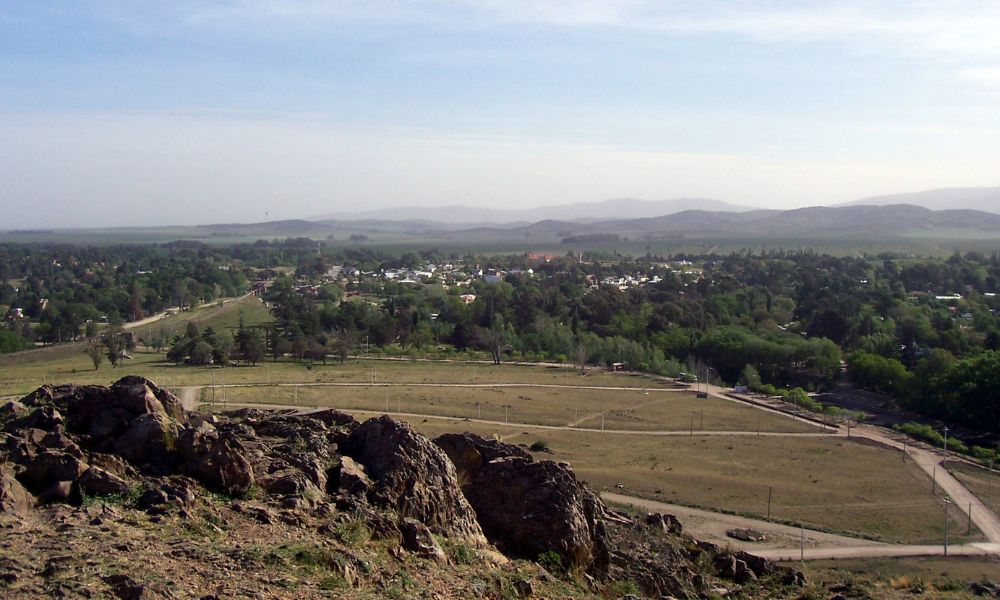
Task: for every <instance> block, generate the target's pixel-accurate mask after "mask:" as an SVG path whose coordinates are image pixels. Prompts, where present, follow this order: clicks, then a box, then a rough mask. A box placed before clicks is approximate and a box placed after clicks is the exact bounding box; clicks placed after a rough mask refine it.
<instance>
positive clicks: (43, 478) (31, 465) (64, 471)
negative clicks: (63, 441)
mask: <svg viewBox="0 0 1000 600" xmlns="http://www.w3.org/2000/svg"><path fill="white" fill-rule="evenodd" d="M86 470H87V465H86V464H85V463H84V462H83V461H81V460H80V459H79V458H77V457H75V456H73V455H72V454H67V453H66V452H60V451H58V450H45V451H43V452H39V453H38V454H36V455H35V456H34V458H32V459H31V461H30V462H28V464H27V465H25V467H24V471H23V472H22V473H21V474H20V476H19V479H20V481H21V483H23V484H24V486H25V487H26V488H28V489H29V490H31V491H32V492H33V493H36V494H44V493H45V491H46V490H47V489H48V488H50V487H51V486H53V485H54V484H56V483H57V482H64V481H65V482H71V483H72V482H75V481H76V480H77V479H78V478H79V477H80V475H82V474H83V472H84V471H86Z"/></svg>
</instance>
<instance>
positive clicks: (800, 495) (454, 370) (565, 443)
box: [0, 311, 978, 543]
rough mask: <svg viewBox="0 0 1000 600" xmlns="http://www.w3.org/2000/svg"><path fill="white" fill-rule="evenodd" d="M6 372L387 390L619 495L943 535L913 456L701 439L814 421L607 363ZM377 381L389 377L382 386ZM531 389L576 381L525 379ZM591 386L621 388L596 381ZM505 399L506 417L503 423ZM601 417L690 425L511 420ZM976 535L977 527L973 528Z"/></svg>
mask: <svg viewBox="0 0 1000 600" xmlns="http://www.w3.org/2000/svg"><path fill="white" fill-rule="evenodd" d="M238 315H239V313H238V311H237V312H234V311H228V312H225V313H223V314H221V315H216V320H214V321H213V320H209V319H206V320H205V321H203V322H202V323H201V325H211V326H212V327H213V328H222V327H225V326H226V325H225V322H226V321H224V320H222V319H223V318H225V319H228V320H230V321H234V322H238ZM244 318H246V316H245V317H244ZM234 319H235V320H234ZM12 367H13V368H11V366H7V367H5V368H2V369H0V396H17V395H20V394H23V393H27V392H28V391H30V390H32V389H34V388H35V387H37V386H38V385H40V384H41V383H42V382H43V381H45V382H50V383H51V382H76V383H105V384H106V383H110V382H112V381H114V380H115V379H118V378H119V377H121V376H123V375H126V374H139V375H144V376H147V377H150V378H151V379H153V380H155V381H159V382H161V384H165V385H167V386H171V387H174V388H178V387H180V386H187V385H208V384H211V383H212V382H213V379H214V381H215V383H216V384H219V383H221V382H222V381H223V379H224V380H225V383H226V384H227V385H229V386H232V385H234V384H236V385H239V384H262V383H263V384H266V383H268V382H270V383H271V384H277V383H285V384H287V383H314V382H319V383H351V384H355V385H351V386H316V387H309V386H299V387H298V392H297V393H298V403H299V404H301V405H332V406H338V407H340V408H348V409H351V408H353V409H357V410H369V411H371V410H374V411H380V412H381V411H384V409H385V407H386V400H387V395H388V405H389V410H390V411H392V412H396V411H402V412H411V413H420V414H428V415H440V416H442V417H445V418H442V419H424V418H420V417H410V418H409V420H410V421H411V422H412V423H413V424H414V426H416V427H417V428H419V429H421V430H423V431H425V432H426V433H428V434H432V435H434V434H438V433H441V432H444V431H464V430H471V431H475V432H477V433H480V434H482V435H487V436H489V435H493V434H494V433H497V434H500V435H503V436H504V437H505V438H507V439H508V440H509V441H512V442H518V443H524V444H531V443H532V442H535V441H539V440H542V441H545V442H546V443H547V444H548V445H549V446H550V447H551V449H552V453H551V454H548V453H546V454H544V455H542V456H543V457H545V458H553V459H556V460H565V461H567V462H570V463H571V464H573V465H574V467H575V468H576V470H577V472H578V473H579V475H580V476H581V478H583V479H585V480H587V481H590V482H591V483H592V484H594V485H595V486H596V487H599V488H606V489H615V486H616V484H618V483H620V484H622V486H623V488H624V489H623V490H617V491H619V492H622V493H625V494H629V495H634V496H640V497H646V498H651V499H656V500H661V501H665V502H674V503H679V504H685V505H690V506H698V507H703V508H709V509H715V510H724V511H731V512H738V513H743V514H747V515H749V516H755V517H765V516H766V515H767V498H768V488H769V487H771V488H772V489H773V497H772V503H771V518H773V519H775V520H780V521H784V522H791V523H798V522H802V523H803V524H805V525H806V526H808V527H813V528H818V529H827V530H831V531H837V532H844V533H849V534H856V535H863V536H867V537H872V538H875V539H881V540H886V541H899V542H910V543H932V542H936V541H938V540H940V539H941V537H942V529H943V527H942V526H943V523H942V520H943V519H942V518H941V517H942V516H943V515H942V512H941V503H940V500H939V499H938V498H937V497H935V496H933V495H932V492H931V485H930V480H929V479H928V478H927V477H926V476H925V475H924V474H923V473H922V472H920V471H919V470H918V469H917V468H916V467H914V466H913V465H912V464H911V463H903V462H902V461H900V460H899V455H898V453H896V452H891V451H887V450H885V449H884V448H881V447H878V446H875V445H867V444H862V443H859V442H854V441H849V440H844V439H838V438H832V437H770V436H767V435H763V436H760V437H757V436H754V435H751V436H719V435H716V436H710V435H697V432H698V431H699V430H702V429H704V430H706V431H712V430H716V431H740V430H742V431H756V429H757V426H758V422H759V423H760V431H761V432H763V433H767V432H788V433H797V432H816V431H817V429H816V428H814V427H812V426H810V425H807V424H804V423H800V422H797V421H794V420H792V419H788V418H785V417H783V416H779V415H775V414H771V413H766V412H763V411H759V410H756V409H752V408H749V407H745V406H742V405H739V404H736V403H731V402H727V401H724V400H719V399H714V398H709V399H697V398H696V397H694V395H693V394H692V393H691V392H689V391H684V390H680V389H677V388H675V387H674V385H673V384H672V383H671V382H668V381H663V380H659V379H656V378H647V377H641V376H635V375H628V374H620V373H607V372H593V373H592V374H589V375H586V376H583V375H580V374H579V373H578V371H577V370H576V369H573V368H568V367H557V366H550V367H546V366H528V365H514V364H505V365H500V366H494V365H491V364H480V363H475V364H470V363H458V362H455V363H451V362H426V361H411V360H375V359H363V360H349V361H348V362H347V363H346V364H343V365H341V364H338V363H331V364H329V365H313V366H311V367H310V366H306V365H303V364H299V363H294V362H284V361H282V362H277V363H262V364H260V365H258V366H256V367H231V368H226V369H221V368H212V369H209V368H204V367H191V366H174V365H171V364H169V363H165V362H164V361H163V357H162V355H161V354H154V353H148V352H137V353H135V355H134V359H133V360H131V361H128V362H127V364H126V365H125V366H124V367H122V368H119V369H112V368H110V366H108V365H104V366H103V367H102V368H101V369H100V370H99V371H94V370H93V366H92V364H91V363H90V362H89V359H88V358H87V357H86V356H85V355H84V354H83V353H82V352H80V353H79V354H74V355H72V356H68V357H63V358H58V359H52V360H35V361H25V362H23V363H16V364H15V365H12ZM373 380H374V382H375V385H371V382H372V381H373ZM385 383H391V384H394V385H391V386H387V385H379V384H385ZM406 384H410V385H406ZM413 384H422V385H413ZM442 384H449V385H442ZM455 384H477V385H479V386H484V387H453V386H455ZM512 384H514V385H512ZM517 384H520V385H517ZM525 384H529V385H525ZM538 385H542V386H544V385H553V386H567V385H569V386H578V387H573V388H565V387H551V388H547V387H531V386H538ZM600 387H606V388H619V389H594V388H600ZM295 394H296V389H295V387H294V386H287V385H282V386H278V385H265V386H255V387H244V388H241V387H228V388H227V389H226V396H227V399H228V400H229V401H230V402H231V403H233V402H238V401H247V402H272V403H277V404H293V403H294V402H295ZM219 396H220V393H219V390H218V389H217V390H216V398H217V399H220V398H219ZM210 397H211V392H210V390H208V389H206V390H203V394H202V398H203V399H205V400H208V399H209V398H210ZM505 408H506V412H507V418H508V419H509V421H510V425H509V426H504V425H503V424H502V422H503V420H504V412H505ZM602 412H603V413H604V415H605V416H604V419H605V427H606V429H608V430H614V429H623V430H633V431H635V430H638V431H649V430H663V431H675V432H681V433H683V432H687V431H690V428H691V427H692V425H693V426H694V429H695V434H696V435H693V436H692V435H683V434H682V435H674V436H647V435H628V436H625V435H617V434H612V433H606V434H601V433H598V432H584V431H576V430H571V429H558V430H555V429H535V428H528V427H524V426H521V425H518V423H525V422H527V423H535V424H544V425H554V426H567V425H569V424H571V423H575V424H576V425H577V426H578V427H592V428H599V427H600V413H602ZM447 417H458V418H451V419H449V418H447ZM463 418H482V419H486V420H496V421H498V422H499V423H498V424H496V425H492V424H484V423H475V422H470V421H464V420H462V419H463ZM950 531H951V533H952V539H953V541H955V542H959V541H962V539H963V538H965V537H966V536H965V531H966V530H965V523H964V522H963V521H962V519H961V517H960V516H958V514H957V512H956V513H955V514H953V521H952V523H951V525H950ZM976 536H977V532H976V531H973V532H972V536H971V537H972V538H974V539H978V538H977V537H976Z"/></svg>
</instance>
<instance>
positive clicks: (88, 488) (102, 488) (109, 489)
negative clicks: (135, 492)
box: [77, 466, 129, 496]
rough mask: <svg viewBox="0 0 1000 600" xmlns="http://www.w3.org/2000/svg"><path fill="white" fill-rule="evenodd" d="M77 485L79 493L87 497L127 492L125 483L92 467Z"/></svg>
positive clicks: (115, 476)
mask: <svg viewBox="0 0 1000 600" xmlns="http://www.w3.org/2000/svg"><path fill="white" fill-rule="evenodd" d="M77 483H79V485H80V493H81V494H86V495H88V496H112V495H115V494H125V493H127V492H128V491H129V484H128V482H127V481H125V480H124V479H122V478H121V477H118V476H117V475H114V474H112V473H109V472H107V471H105V470H104V469H102V468H100V467H94V466H91V467H90V468H89V469H87V470H86V471H84V472H83V475H81V476H80V478H79V480H77Z"/></svg>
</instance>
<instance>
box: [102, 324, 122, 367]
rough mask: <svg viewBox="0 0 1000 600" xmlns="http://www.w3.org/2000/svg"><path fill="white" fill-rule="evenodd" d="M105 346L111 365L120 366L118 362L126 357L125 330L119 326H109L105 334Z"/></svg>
mask: <svg viewBox="0 0 1000 600" xmlns="http://www.w3.org/2000/svg"><path fill="white" fill-rule="evenodd" d="M104 348H105V349H106V350H107V357H108V362H110V363H111V367H112V368H118V363H120V362H121V361H122V359H123V358H125V332H123V331H122V330H121V328H120V327H117V326H112V327H111V328H109V329H108V331H107V332H106V333H105V334H104Z"/></svg>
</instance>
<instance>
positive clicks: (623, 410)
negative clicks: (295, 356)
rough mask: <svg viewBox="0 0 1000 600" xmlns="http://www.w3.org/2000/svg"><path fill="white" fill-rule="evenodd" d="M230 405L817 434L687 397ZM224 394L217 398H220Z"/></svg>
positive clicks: (370, 389)
mask: <svg viewBox="0 0 1000 600" xmlns="http://www.w3.org/2000/svg"><path fill="white" fill-rule="evenodd" d="M226 397H227V399H228V400H229V402H254V403H255V402H268V403H274V404H283V405H295V404H296V403H297V404H298V405H299V406H332V407H336V408H341V409H358V410H375V411H382V412H402V413H415V414H428V415H437V416H446V417H456V418H470V419H482V420H488V421H499V422H505V421H509V422H510V423H527V424H536V425H553V426H567V425H570V424H576V426H578V427H583V428H595V429H599V428H600V427H601V416H600V414H601V412H602V411H603V412H605V413H606V417H605V428H606V429H608V430H614V429H622V430H640V431H656V430H662V431H688V430H689V429H690V427H691V426H692V423H693V425H694V428H695V430H700V429H701V428H702V427H704V429H705V430H707V431H713V430H714V431H755V430H756V428H757V427H758V426H759V427H760V429H761V431H764V432H770V431H775V432H777V431H780V432H816V431H818V429H817V428H816V427H814V426H812V425H808V424H805V423H801V422H798V421H795V420H792V419H789V418H786V417H783V416H779V415H775V414H772V413H766V412H763V411H759V410H755V409H753V408H750V407H748V406H744V405H741V404H737V403H734V402H729V401H726V400H720V399H717V398H706V399H698V398H696V397H695V394H694V393H692V392H687V391H665V390H653V391H648V390H647V391H642V390H638V389H636V390H600V389H565V388H538V387H527V386H525V387H485V388H479V387H476V388H468V387H423V386H418V387H403V386H357V387H355V386H351V387H339V386H324V387H299V388H298V390H296V389H294V388H292V387H275V386H271V387H264V388H229V389H227V390H226ZM221 398H222V394H221V390H216V399H217V400H221Z"/></svg>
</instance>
